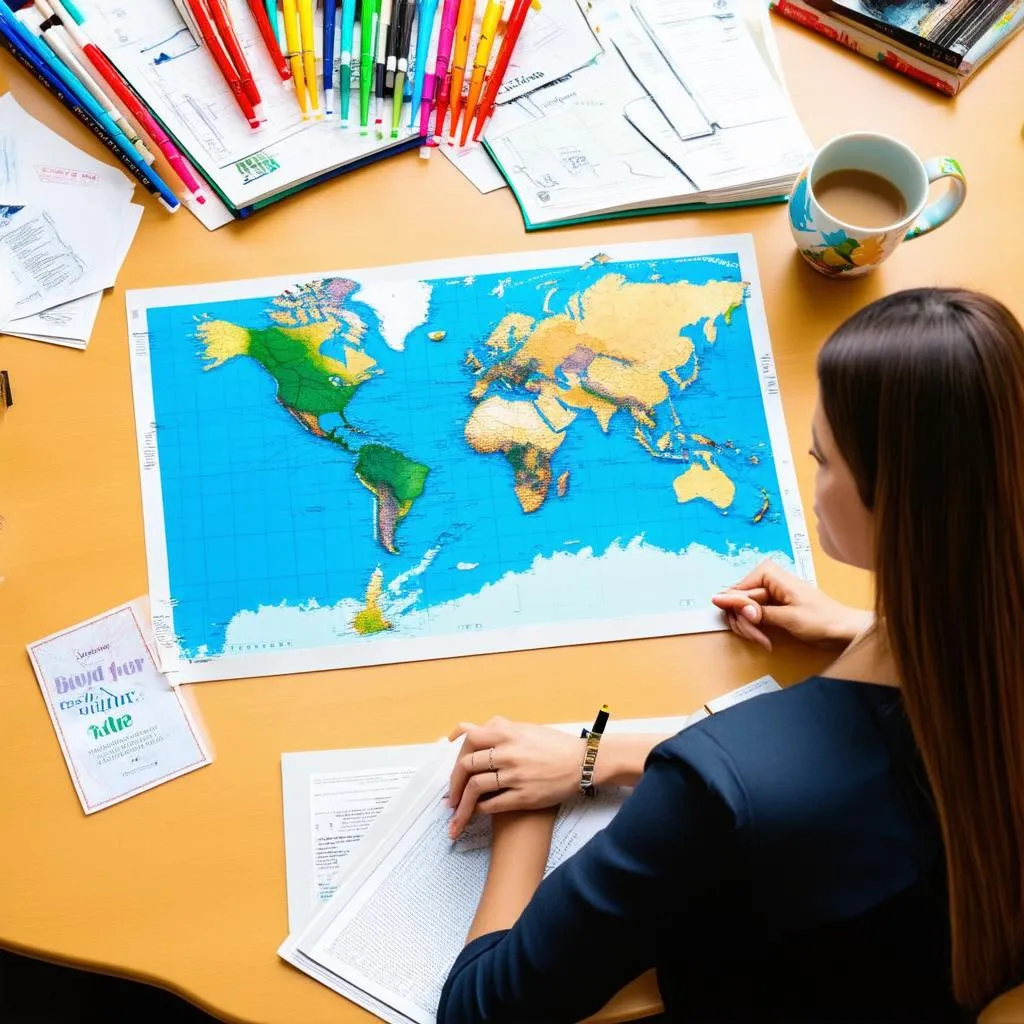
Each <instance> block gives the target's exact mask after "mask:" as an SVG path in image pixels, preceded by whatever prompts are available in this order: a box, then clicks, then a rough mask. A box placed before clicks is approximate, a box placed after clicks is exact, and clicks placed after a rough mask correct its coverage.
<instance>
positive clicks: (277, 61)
mask: <svg viewBox="0 0 1024 1024" xmlns="http://www.w3.org/2000/svg"><path fill="white" fill-rule="evenodd" d="M271 2H272V3H273V0H271ZM248 4H249V10H250V11H251V12H252V17H253V20H254V21H255V22H256V27H257V28H258V29H259V30H260V35H261V36H262V37H263V42H264V44H265V45H266V47H267V53H269V54H270V59H271V60H272V61H273V63H274V67H275V68H276V69H277V73H278V74H279V75H280V76H281V81H282V82H288V81H291V77H292V73H291V72H290V71H289V70H288V61H286V60H285V59H284V54H283V53H282V52H281V44H280V43H279V42H278V38H277V33H276V32H275V31H274V26H273V25H272V24H271V21H270V18H269V17H268V16H267V8H266V7H264V5H263V0H248ZM268 6H269V5H268ZM273 6H274V21H277V6H276V4H274V5H273Z"/></svg>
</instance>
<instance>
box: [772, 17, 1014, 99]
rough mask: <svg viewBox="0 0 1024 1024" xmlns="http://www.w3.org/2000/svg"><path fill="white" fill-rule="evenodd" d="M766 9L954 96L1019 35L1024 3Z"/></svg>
mask: <svg viewBox="0 0 1024 1024" xmlns="http://www.w3.org/2000/svg"><path fill="white" fill-rule="evenodd" d="M769 3H770V6H771V8H772V10H773V11H774V12H775V13H776V14H779V15H781V16H782V17H784V18H788V19H789V20H790V21H795V22H797V23H798V24H800V25H804V26H806V27H807V28H810V29H813V30H814V31H815V32H818V33H819V34H821V35H823V36H825V37H826V38H828V39H832V40H834V41H835V42H837V43H840V44H842V45H843V46H846V47H848V48H849V49H851V50H854V51H855V52H856V53H860V54H862V55H863V56H865V57H870V58H871V59H872V60H875V61H878V63H880V64H884V65H885V66H886V67H889V68H892V69H893V70H895V71H899V72H902V73H903V74H904V75H907V76H908V77H910V78H913V79H915V80H916V81H918V82H922V83H923V84H925V85H928V86H931V88H933V89H937V90H938V91H939V92H942V93H945V94H946V95H947V96H955V95H956V94H957V93H958V92H959V91H960V90H961V89H962V88H963V87H964V85H966V83H967V82H969V81H970V80H971V78H972V77H973V76H974V74H975V73H976V72H977V70H978V69H979V68H980V67H981V66H982V65H983V64H984V63H985V62H986V61H987V60H988V59H989V57H991V56H992V55H993V54H994V53H996V52H997V51H999V50H1000V49H1002V47H1003V46H1005V45H1006V44H1007V43H1008V42H1009V41H1010V40H1011V39H1012V38H1013V37H1014V36H1015V35H1016V34H1017V32H1019V31H1020V30H1021V29H1022V28H1024V0H907V2H905V3H886V4H877V3H872V2H870V0H769Z"/></svg>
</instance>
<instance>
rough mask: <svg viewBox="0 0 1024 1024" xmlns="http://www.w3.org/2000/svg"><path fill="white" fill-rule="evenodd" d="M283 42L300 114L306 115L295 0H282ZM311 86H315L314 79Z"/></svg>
mask: <svg viewBox="0 0 1024 1024" xmlns="http://www.w3.org/2000/svg"><path fill="white" fill-rule="evenodd" d="M284 44H285V46H287V47H288V59H289V60H290V61H291V64H292V78H293V80H294V81H295V92H296V95H297V96H298V98H299V106H300V107H301V108H302V116H303V117H306V116H307V114H308V112H309V105H308V103H307V102H306V77H305V75H304V74H303V73H302V44H301V43H300V42H299V14H298V11H297V10H296V9H295V0H284ZM313 88H314V89H315V88H316V82H315V81H314V84H313Z"/></svg>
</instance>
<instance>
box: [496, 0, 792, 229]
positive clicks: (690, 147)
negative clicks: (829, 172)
mask: <svg viewBox="0 0 1024 1024" xmlns="http://www.w3.org/2000/svg"><path fill="white" fill-rule="evenodd" d="M579 3H580V8H581V11H582V12H583V14H584V16H585V17H586V20H587V22H588V24H589V26H590V29H591V30H592V32H593V35H594V37H595V38H596V39H597V40H600V46H601V52H600V55H599V56H598V57H597V58H596V59H595V60H594V61H593V62H591V63H590V64H588V65H586V66H585V67H583V68H581V69H579V70H578V71H575V72H574V73H573V74H571V75H569V76H568V77H565V78H562V79H560V80H557V81H554V82H551V83H549V84H547V85H545V86H544V87H543V88H540V89H537V90H535V91H533V92H530V93H528V94H527V95H525V96H521V97H520V98H518V99H517V100H515V101H514V102H511V103H506V104H505V105H503V106H501V107H499V108H498V110H497V112H496V113H495V116H494V117H493V119H492V121H491V123H490V125H489V128H488V130H487V132H486V134H485V142H486V145H487V148H488V150H489V151H490V153H491V155H492V156H493V158H494V160H495V162H496V163H497V165H498V166H499V168H500V169H501V172H502V173H503V174H504V176H505V178H506V179H507V180H508V182H509V184H510V185H511V187H512V190H513V191H514V193H515V194H516V198H517V199H518V201H519V204H520V206H521V207H522V210H523V216H524V219H525V221H526V226H527V228H539V227H552V226H556V225H560V224H565V223H570V222H573V221H577V220H585V219H590V218H598V217H608V216H615V215H621V214H626V213H631V212H641V211H644V210H648V211H649V210H655V209H664V208H674V207H685V206H690V205H694V204H706V205H711V204H723V203H738V202H756V201H763V200H766V199H771V198H776V197H781V196H784V195H786V194H787V193H788V192H789V190H790V188H791V186H792V183H793V180H794V179H795V177H796V175H797V174H798V173H799V171H800V170H801V168H802V167H803V166H804V164H805V163H806V162H807V160H808V158H809V156H810V154H811V151H812V146H811V143H810V141H809V140H808V138H807V136H806V134H805V133H804V130H803V128H802V126H801V124H800V121H799V119H798V118H797V116H796V114H795V112H794V110H793V106H792V104H791V102H790V100H789V96H788V94H787V92H786V90H785V87H784V85H783V84H782V80H781V74H780V73H779V70H778V67H777V62H776V58H775V51H774V48H773V44H772V42H771V35H770V28H769V27H768V25H767V15H766V8H764V6H763V5H762V4H759V3H757V0H687V2H686V3H685V4H681V3H678V2H676V0H579ZM754 5H756V6H754Z"/></svg>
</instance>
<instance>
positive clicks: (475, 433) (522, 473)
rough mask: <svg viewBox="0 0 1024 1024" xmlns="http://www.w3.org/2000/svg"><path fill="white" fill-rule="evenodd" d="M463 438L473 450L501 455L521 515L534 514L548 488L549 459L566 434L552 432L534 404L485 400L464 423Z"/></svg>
mask: <svg viewBox="0 0 1024 1024" xmlns="http://www.w3.org/2000/svg"><path fill="white" fill-rule="evenodd" d="M465 436H466V440H467V441H468V442H469V444H470V446H471V447H472V448H473V449H474V451H477V452H480V453H481V454H482V455H486V454H489V453H492V452H500V453H501V454H503V455H504V456H505V458H506V459H508V461H509V464H510V465H511V466H512V468H513V470H514V471H515V482H514V484H513V488H514V490H515V495H516V497H517V498H518V499H519V504H520V506H521V507H522V509H523V511H524V512H536V511H537V509H538V508H540V507H541V505H543V504H544V499H545V498H546V497H547V495H548V491H549V490H550V489H551V477H552V472H551V456H552V454H553V453H554V452H555V451H556V450H557V448H558V446H559V445H560V444H561V443H562V442H563V441H564V440H565V434H564V433H561V432H559V431H554V430H552V429H551V428H550V427H549V426H548V425H547V424H546V423H545V422H544V420H543V418H542V417H541V415H540V413H539V412H538V411H537V407H536V405H535V404H534V403H533V402H529V401H518V402H514V401H510V400H509V399H507V398H499V397H498V396H492V397H491V398H485V399H484V400H483V401H482V402H481V403H480V404H479V405H478V406H477V407H476V408H475V409H474V410H473V412H472V413H471V415H470V417H469V419H468V420H467V421H466V428H465Z"/></svg>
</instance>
